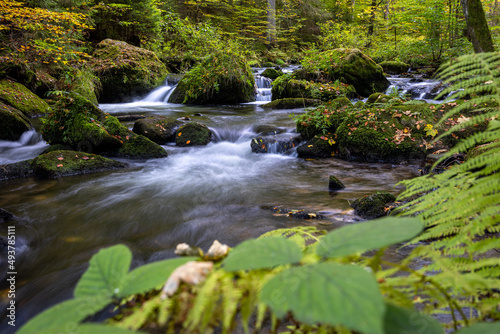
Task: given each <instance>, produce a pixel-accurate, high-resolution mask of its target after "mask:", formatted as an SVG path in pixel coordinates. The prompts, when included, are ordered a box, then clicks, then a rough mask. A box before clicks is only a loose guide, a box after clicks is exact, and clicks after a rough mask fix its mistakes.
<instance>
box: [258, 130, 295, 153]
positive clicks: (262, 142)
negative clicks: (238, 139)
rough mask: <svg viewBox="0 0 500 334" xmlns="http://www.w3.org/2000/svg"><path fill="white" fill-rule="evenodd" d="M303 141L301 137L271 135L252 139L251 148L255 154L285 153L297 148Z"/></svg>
mask: <svg viewBox="0 0 500 334" xmlns="http://www.w3.org/2000/svg"><path fill="white" fill-rule="evenodd" d="M300 141H301V138H300V135H298V134H295V135H289V134H288V135H286V134H283V135H271V136H263V137H255V138H252V141H251V142H250V146H251V148H252V152H253V153H284V152H286V151H288V150H289V149H292V148H294V147H296V146H297V145H298V144H299V143H300Z"/></svg>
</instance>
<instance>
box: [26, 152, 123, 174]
mask: <svg viewBox="0 0 500 334" xmlns="http://www.w3.org/2000/svg"><path fill="white" fill-rule="evenodd" d="M31 166H32V168H33V171H34V174H35V175H36V176H38V177H42V178H51V179H53V178H57V177H61V176H68V175H78V174H88V173H96V172H102V171H106V170H111V169H116V168H123V167H126V166H127V164H125V163H123V162H119V161H115V160H111V159H107V158H104V157H102V156H99V155H94V154H89V153H86V152H78V151H53V152H49V153H46V154H43V155H40V156H38V157H37V158H35V159H34V160H33V163H32V165H31Z"/></svg>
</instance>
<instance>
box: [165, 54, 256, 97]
mask: <svg viewBox="0 0 500 334" xmlns="http://www.w3.org/2000/svg"><path fill="white" fill-rule="evenodd" d="M254 100H255V80H254V77H253V74H252V71H251V69H250V67H249V66H248V64H247V63H246V61H245V59H244V58H243V57H242V56H241V55H239V54H235V53H232V52H229V51H224V52H218V53H215V54H212V55H210V56H208V57H207V58H206V59H204V60H203V61H202V62H200V63H199V64H198V65H196V66H195V67H194V68H192V69H191V70H190V71H189V72H188V73H186V75H185V76H184V77H183V78H182V79H181V81H180V82H179V84H178V85H177V87H176V88H175V90H174V91H173V92H172V95H170V98H169V100H168V102H170V103H186V104H229V103H244V102H251V101H254Z"/></svg>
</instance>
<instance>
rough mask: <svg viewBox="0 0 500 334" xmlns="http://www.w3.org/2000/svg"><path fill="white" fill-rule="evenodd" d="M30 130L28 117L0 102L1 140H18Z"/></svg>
mask: <svg viewBox="0 0 500 334" xmlns="http://www.w3.org/2000/svg"><path fill="white" fill-rule="evenodd" d="M29 129H31V124H30V122H29V120H28V119H27V118H26V116H24V115H23V114H22V113H21V112H20V111H19V110H17V109H15V108H13V107H11V106H8V105H6V104H3V103H2V102H0V140H18V139H19V138H21V135H22V134H23V133H24V132H25V131H28V130H29Z"/></svg>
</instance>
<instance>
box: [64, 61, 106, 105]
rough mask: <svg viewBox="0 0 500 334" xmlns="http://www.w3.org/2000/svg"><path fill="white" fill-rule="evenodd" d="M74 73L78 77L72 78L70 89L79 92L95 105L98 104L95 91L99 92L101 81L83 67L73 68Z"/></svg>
mask: <svg viewBox="0 0 500 334" xmlns="http://www.w3.org/2000/svg"><path fill="white" fill-rule="evenodd" d="M74 75H75V76H76V77H77V78H78V79H77V80H74V82H73V87H72V88H71V90H72V91H73V92H75V93H78V94H80V95H81V96H83V97H85V98H86V99H87V100H89V101H90V102H92V103H93V104H95V105H98V104H99V102H98V100H97V95H96V92H99V90H100V87H101V82H100V80H99V78H97V77H96V76H95V75H94V74H93V73H92V71H91V70H90V69H87V68H84V69H79V70H75V73H74Z"/></svg>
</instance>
